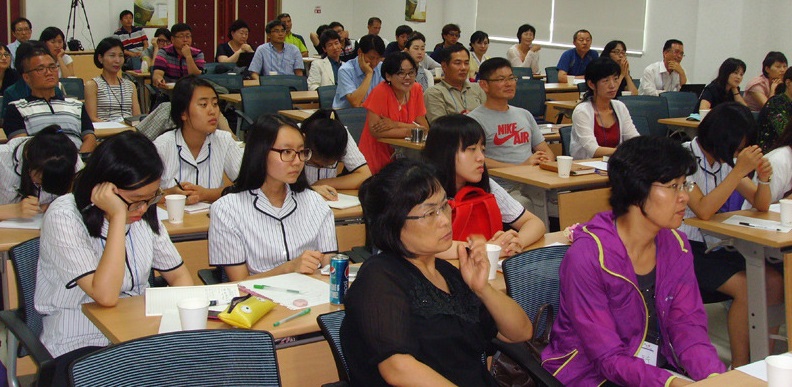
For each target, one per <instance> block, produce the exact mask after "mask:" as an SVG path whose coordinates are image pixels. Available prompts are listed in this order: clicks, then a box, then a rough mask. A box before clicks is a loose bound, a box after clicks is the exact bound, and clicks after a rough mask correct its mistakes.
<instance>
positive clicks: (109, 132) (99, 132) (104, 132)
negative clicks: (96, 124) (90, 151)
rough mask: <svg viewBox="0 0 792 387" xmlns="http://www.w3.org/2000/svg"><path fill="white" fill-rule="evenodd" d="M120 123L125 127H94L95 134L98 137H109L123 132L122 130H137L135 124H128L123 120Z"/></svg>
mask: <svg viewBox="0 0 792 387" xmlns="http://www.w3.org/2000/svg"><path fill="white" fill-rule="evenodd" d="M120 124H121V125H124V127H123V128H117V129H115V128H114V129H94V134H95V135H96V137H97V138H107V137H110V136H115V135H116V134H119V133H122V132H126V131H128V130H137V129H135V127H134V126H130V125H127V124H125V123H123V122H121V123H120Z"/></svg>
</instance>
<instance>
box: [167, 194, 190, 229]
mask: <svg viewBox="0 0 792 387" xmlns="http://www.w3.org/2000/svg"><path fill="white" fill-rule="evenodd" d="M186 202H187V196H185V195H182V194H173V195H166V196H165V208H166V209H167V210H168V222H171V223H174V224H178V223H182V222H184V205H185V204H186Z"/></svg>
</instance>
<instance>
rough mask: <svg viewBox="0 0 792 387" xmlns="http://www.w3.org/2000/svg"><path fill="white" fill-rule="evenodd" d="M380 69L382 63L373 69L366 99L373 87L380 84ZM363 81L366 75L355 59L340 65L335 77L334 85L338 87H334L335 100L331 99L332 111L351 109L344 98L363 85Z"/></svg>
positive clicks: (350, 105)
mask: <svg viewBox="0 0 792 387" xmlns="http://www.w3.org/2000/svg"><path fill="white" fill-rule="evenodd" d="M381 69H382V62H380V64H378V65H377V67H375V68H374V74H372V77H371V86H369V89H368V91H367V92H366V97H368V95H369V93H371V90H372V89H374V87H376V86H377V85H379V83H380V82H382V75H381V73H380V70H381ZM364 79H366V74H365V73H364V72H363V70H361V69H360V64H358V61H357V60H356V59H354V60H350V61H349V62H345V63H344V64H342V65H341V68H340V69H338V76H337V77H336V83H337V84H338V86H337V87H336V95H335V98H333V109H346V108H351V107H352V104H350V103H349V100H348V99H347V98H346V96H347V95H349V94H352V93H354V92H355V90H357V88H358V86H360V84H361V83H363V80H364ZM364 100H365V98H364Z"/></svg>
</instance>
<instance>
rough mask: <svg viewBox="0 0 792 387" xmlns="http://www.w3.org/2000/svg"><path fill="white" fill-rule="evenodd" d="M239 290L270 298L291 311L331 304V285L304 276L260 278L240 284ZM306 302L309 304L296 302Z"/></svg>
mask: <svg viewBox="0 0 792 387" xmlns="http://www.w3.org/2000/svg"><path fill="white" fill-rule="evenodd" d="M254 285H269V286H272V287H276V288H281V289H294V290H299V291H300V294H294V293H288V292H284V291H281V290H267V289H256V288H255V287H254ZM239 290H240V291H242V292H245V293H250V294H252V295H254V296H256V297H261V298H268V299H270V300H272V301H274V302H276V303H278V304H281V305H283V306H285V307H287V308H289V309H291V310H298V309H304V308H310V307H312V306H316V305H322V304H326V303H328V302H330V285H329V284H328V283H327V282H324V281H320V280H318V279H315V278H312V277H309V276H307V275H304V274H298V273H289V274H281V275H276V276H274V277H267V278H260V279H255V280H249V281H242V282H240V283H239ZM297 300H304V301H306V302H307V304H305V303H304V302H298V305H299V306H296V305H295V301H297Z"/></svg>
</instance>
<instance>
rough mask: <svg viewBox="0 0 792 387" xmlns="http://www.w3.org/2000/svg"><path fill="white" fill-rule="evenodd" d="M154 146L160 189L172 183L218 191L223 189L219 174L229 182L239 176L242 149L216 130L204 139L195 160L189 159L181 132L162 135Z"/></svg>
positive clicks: (179, 130) (178, 130)
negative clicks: (159, 163) (159, 161)
mask: <svg viewBox="0 0 792 387" xmlns="http://www.w3.org/2000/svg"><path fill="white" fill-rule="evenodd" d="M154 145H155V146H156V147H157V152H158V153H159V155H160V158H161V159H162V163H163V164H165V170H164V171H163V172H162V180H161V181H160V187H162V188H163V189H167V188H171V187H173V186H175V185H176V180H178V181H179V182H183V181H186V182H190V183H193V184H196V185H200V186H201V187H204V188H219V187H221V186H222V185H223V172H225V174H226V175H228V178H229V179H231V180H236V178H237V176H239V167H240V166H241V165H242V153H243V152H242V148H240V147H239V145H237V143H236V142H235V141H234V139H233V138H232V137H231V134H230V133H228V132H226V131H223V130H216V131H215V132H214V133H212V134H210V135H208V136H206V140H204V143H203V145H202V146H201V151H200V152H199V153H198V157H193V154H192V152H190V148H189V147H188V146H187V144H186V143H185V142H184V137H183V136H182V131H181V129H176V130H173V131H170V132H165V133H163V134H162V135H160V136H159V137H157V139H156V140H154Z"/></svg>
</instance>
